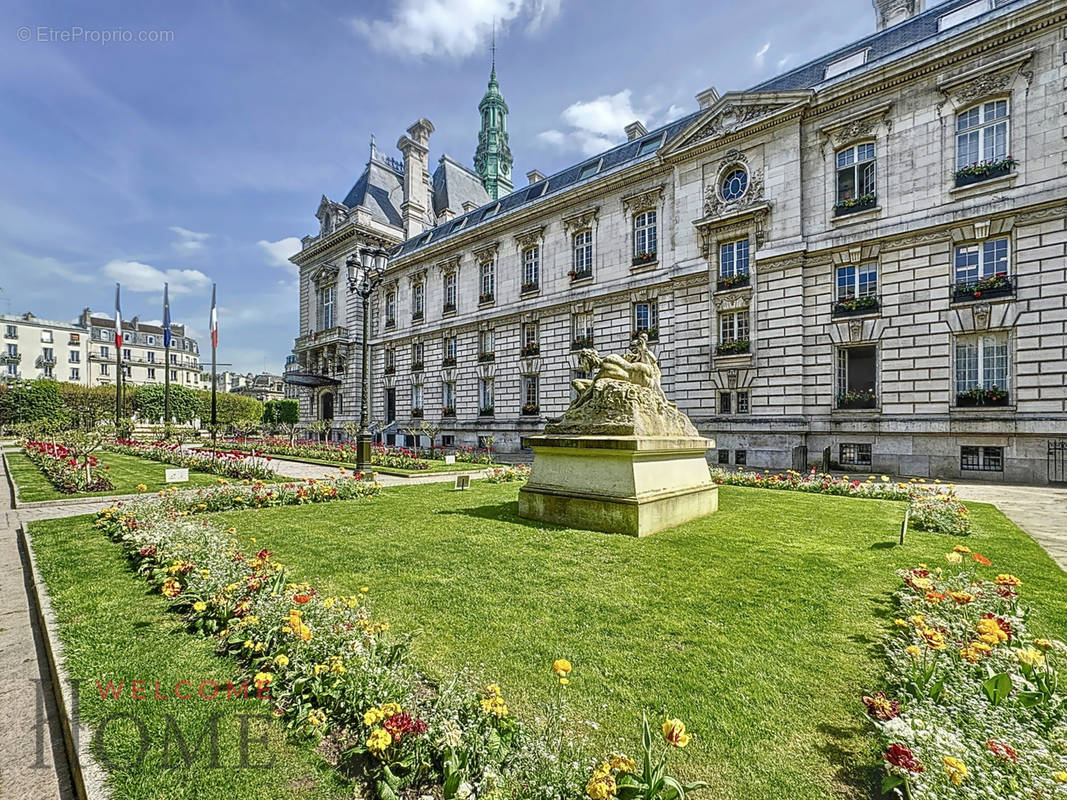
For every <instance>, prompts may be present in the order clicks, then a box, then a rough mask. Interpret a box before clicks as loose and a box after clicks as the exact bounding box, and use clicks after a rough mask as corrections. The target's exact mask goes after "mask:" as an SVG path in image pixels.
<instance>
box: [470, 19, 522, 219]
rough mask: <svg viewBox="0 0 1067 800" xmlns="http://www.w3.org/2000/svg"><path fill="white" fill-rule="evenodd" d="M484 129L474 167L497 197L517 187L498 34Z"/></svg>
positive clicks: (483, 105)
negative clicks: (499, 78) (500, 72)
mask: <svg viewBox="0 0 1067 800" xmlns="http://www.w3.org/2000/svg"><path fill="white" fill-rule="evenodd" d="M478 111H480V112H481V115H482V129H481V131H479V132H478V149H477V150H476V151H475V152H474V169H475V170H476V171H477V173H478V174H479V175H480V176H481V178H482V185H483V186H484V187H485V191H486V192H487V193H488V194H489V196H490V197H491V198H492V199H494V200H497V199H499V198H500V197H502V196H503V195H506V194H508V193H509V192H510V191H511V190H512V189H513V188H515V187H514V185H513V184H512V183H511V165H512V158H511V148H509V147H508V131H507V119H508V104H507V103H505V102H504V96H503V95H502V94H500V84H498V83H497V80H496V36H495V35H494V37H493V65H492V69H491V71H490V72H489V88H488V89H487V90H486V92H485V97H483V98H482V102H480V103H479V104H478Z"/></svg>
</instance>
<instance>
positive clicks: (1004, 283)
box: [952, 272, 1015, 303]
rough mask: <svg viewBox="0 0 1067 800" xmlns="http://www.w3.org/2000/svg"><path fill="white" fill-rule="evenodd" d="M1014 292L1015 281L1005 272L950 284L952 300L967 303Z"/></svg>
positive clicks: (1004, 295) (1009, 294) (1008, 295)
mask: <svg viewBox="0 0 1067 800" xmlns="http://www.w3.org/2000/svg"><path fill="white" fill-rule="evenodd" d="M1013 294H1015V283H1014V281H1013V280H1012V279H1011V276H1010V275H1008V274H1007V273H1006V272H998V273H997V274H996V275H990V276H989V277H988V278H982V279H981V280H977V281H975V282H973V283H954V284H952V302H953V303H968V302H971V301H973V300H981V299H983V298H990V297H1010V296H1012V295H1013Z"/></svg>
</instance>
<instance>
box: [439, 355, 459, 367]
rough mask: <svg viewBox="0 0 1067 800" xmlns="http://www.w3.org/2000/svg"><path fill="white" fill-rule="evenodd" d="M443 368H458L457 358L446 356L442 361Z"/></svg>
mask: <svg viewBox="0 0 1067 800" xmlns="http://www.w3.org/2000/svg"><path fill="white" fill-rule="evenodd" d="M441 366H442V367H454V366H456V357H455V356H445V357H444V358H442V359H441Z"/></svg>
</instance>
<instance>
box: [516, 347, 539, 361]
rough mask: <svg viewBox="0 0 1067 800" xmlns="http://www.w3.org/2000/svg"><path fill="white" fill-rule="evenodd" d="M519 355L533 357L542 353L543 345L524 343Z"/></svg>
mask: <svg viewBox="0 0 1067 800" xmlns="http://www.w3.org/2000/svg"><path fill="white" fill-rule="evenodd" d="M519 355H520V356H521V357H522V358H533V357H534V356H539V355H541V345H539V344H524V345H523V346H522V349H521V350H520V351H519Z"/></svg>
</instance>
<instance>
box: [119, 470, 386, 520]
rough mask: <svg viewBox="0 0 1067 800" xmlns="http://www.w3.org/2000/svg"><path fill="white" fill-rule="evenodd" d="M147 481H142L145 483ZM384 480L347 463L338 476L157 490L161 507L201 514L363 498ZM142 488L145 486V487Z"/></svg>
mask: <svg viewBox="0 0 1067 800" xmlns="http://www.w3.org/2000/svg"><path fill="white" fill-rule="evenodd" d="M143 485H144V484H142V486H143ZM381 488H382V487H381V484H379V483H376V482H371V481H366V480H364V479H363V475H362V474H360V473H358V472H356V473H353V474H351V475H349V474H347V473H346V472H345V470H344V467H342V468H341V470H340V474H339V475H338V476H337V477H336V478H305V479H304V480H300V481H289V482H287V483H264V482H262V481H255V482H245V483H239V484H232V483H230V482H229V481H227V480H226V479H225V478H219V483H218V485H217V486H211V487H208V488H204V489H199V490H198V491H196V492H195V493H193V492H183V493H180V494H179V493H177V487H174V486H172V487H170V488H169V489H167V490H166V491H164V490H162V489H160V490H159V491H158V492H157V493H156V494H157V495H158V496H159V497H161V498H163V499H162V500H161V501H160V505H161V506H162V508H164V509H165V510H167V511H169V512H173V513H175V514H181V515H187V514H202V513H211V512H215V511H234V510H237V511H240V510H241V509H245V508H274V507H276V506H302V505H307V504H309V503H325V502H327V501H329V500H361V499H363V498H365V497H374V496H375V495H377V494H379V493H380V492H381ZM142 491H143V490H142ZM107 512H110V513H111V514H120V513H122V511H121V506H113V507H112V508H110V509H105V511H104V512H101V513H102V514H103V515H104V516H107Z"/></svg>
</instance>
